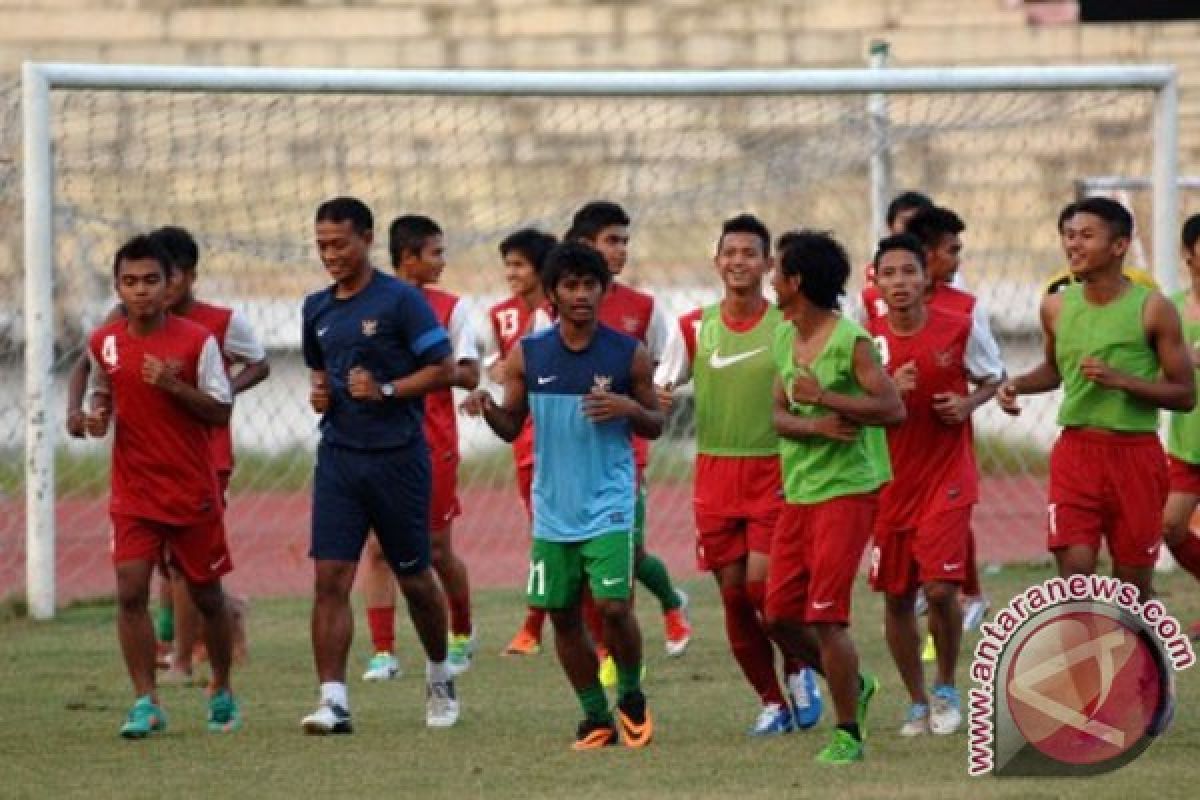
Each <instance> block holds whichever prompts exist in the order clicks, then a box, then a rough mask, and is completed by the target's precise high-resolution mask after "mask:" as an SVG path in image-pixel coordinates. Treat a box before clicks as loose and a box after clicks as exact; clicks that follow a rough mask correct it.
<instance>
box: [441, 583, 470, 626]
mask: <svg viewBox="0 0 1200 800" xmlns="http://www.w3.org/2000/svg"><path fill="white" fill-rule="evenodd" d="M446 604H447V605H448V606H450V632H451V633H453V634H454V635H455V636H470V635H471V592H470V590H467V591H465V592H463V593H462V594H449V593H448V594H447V595H446Z"/></svg>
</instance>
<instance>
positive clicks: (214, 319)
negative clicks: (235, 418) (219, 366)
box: [183, 300, 233, 472]
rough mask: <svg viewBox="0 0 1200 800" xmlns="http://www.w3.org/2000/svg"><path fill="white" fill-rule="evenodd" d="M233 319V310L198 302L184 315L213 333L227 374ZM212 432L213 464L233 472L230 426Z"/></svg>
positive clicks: (223, 470) (222, 469)
mask: <svg viewBox="0 0 1200 800" xmlns="http://www.w3.org/2000/svg"><path fill="white" fill-rule="evenodd" d="M232 317H233V309H232V308H226V307H225V306H216V305H213V304H212V303H205V302H202V301H199V300H197V301H196V302H194V303H192V307H191V309H190V310H188V313H186V314H184V315H183V318H184V319H189V320H191V321H192V322H194V323H196V324H197V325H199V326H200V327H202V328H204V329H205V330H207V331H208V332H209V333H211V334H212V335H213V336H214V337H215V338H216V340H217V347H219V348H220V349H221V360H222V361H224V362H225V372H226V374H228V373H229V367H230V366H231V365H232V363H233V362H231V361H230V360H229V359H228V358H226V356H225V334H226V333H228V332H229V320H230V319H231V318H232ZM210 430H211V431H212V450H213V463H214V464H215V465H216V468H217V472H233V431H232V430H230V427H229V426H228V425H214V426H213V427H212V428H211V429H210Z"/></svg>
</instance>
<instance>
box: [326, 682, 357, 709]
mask: <svg viewBox="0 0 1200 800" xmlns="http://www.w3.org/2000/svg"><path fill="white" fill-rule="evenodd" d="M321 702H322V703H329V704H330V705H335V706H341V707H342V708H344V709H346V710H347V711H349V710H350V698H349V697H347V696H346V684H344V683H337V682H336V681H330V682H329V683H322V684H321Z"/></svg>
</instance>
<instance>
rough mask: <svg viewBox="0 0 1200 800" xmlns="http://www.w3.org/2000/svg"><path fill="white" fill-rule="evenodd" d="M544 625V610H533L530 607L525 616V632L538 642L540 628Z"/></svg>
mask: <svg viewBox="0 0 1200 800" xmlns="http://www.w3.org/2000/svg"><path fill="white" fill-rule="evenodd" d="M545 624H546V610H545V609H544V608H533V607H532V606H530V608H529V611H528V612H526V614H525V624H524V625H523V626H522V627H524V628H525V632H526V633H528V634H529V635H530V636H532V637H533V638H535V639H537V640H538V641H539V642H540V641H541V640H542V627H543V626H544V625H545Z"/></svg>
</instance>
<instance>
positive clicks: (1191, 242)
mask: <svg viewBox="0 0 1200 800" xmlns="http://www.w3.org/2000/svg"><path fill="white" fill-rule="evenodd" d="M1196 242H1200V214H1192V215H1191V216H1190V217H1188V218H1187V221H1186V222H1184V223H1183V246H1184V249H1186V250H1188V251H1191V250H1193V249H1195V247H1196Z"/></svg>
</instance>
